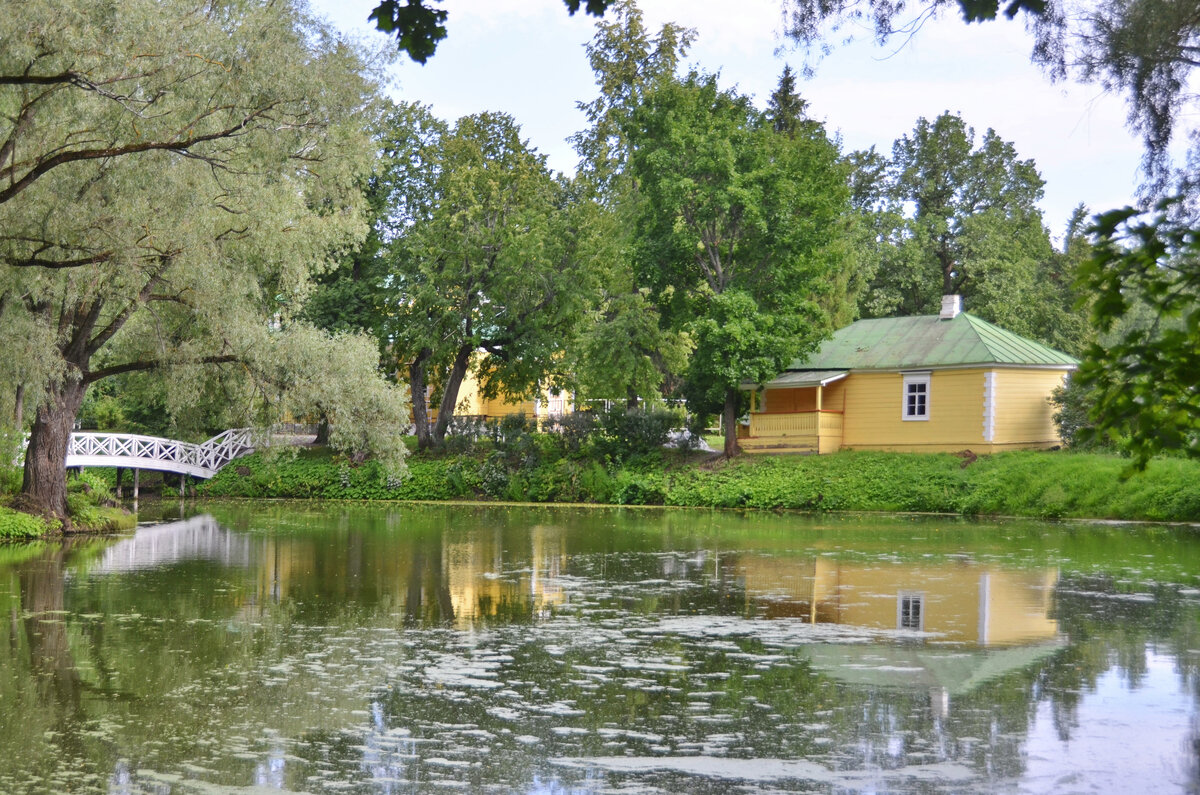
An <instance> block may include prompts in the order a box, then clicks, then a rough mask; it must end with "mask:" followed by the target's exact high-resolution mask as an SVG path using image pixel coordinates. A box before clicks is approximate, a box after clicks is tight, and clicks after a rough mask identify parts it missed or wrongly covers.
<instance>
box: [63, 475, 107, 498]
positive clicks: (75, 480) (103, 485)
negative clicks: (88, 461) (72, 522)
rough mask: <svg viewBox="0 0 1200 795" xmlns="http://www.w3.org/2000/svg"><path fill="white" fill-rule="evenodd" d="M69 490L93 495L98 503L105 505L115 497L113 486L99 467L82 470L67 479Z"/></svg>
mask: <svg viewBox="0 0 1200 795" xmlns="http://www.w3.org/2000/svg"><path fill="white" fill-rule="evenodd" d="M67 491H68V492H72V491H79V492H83V493H84V494H87V495H89V496H90V497H91V500H92V502H93V503H94V504H96V505H103V504H105V503H108V502H111V501H112V499H113V493H112V486H111V485H110V484H109V482H108V478H107V477H106V476H105V474H104V473H103V472H101V471H100V470H97V469H84V470H80V471H79V472H78V473H76V474H75V475H74V476H73V477H71V478H69V479H68V480H67Z"/></svg>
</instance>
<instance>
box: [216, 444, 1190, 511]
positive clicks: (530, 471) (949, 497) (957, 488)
mask: <svg viewBox="0 0 1200 795" xmlns="http://www.w3.org/2000/svg"><path fill="white" fill-rule="evenodd" d="M1126 464H1127V462H1126V461H1125V460H1123V459H1120V458H1117V457H1114V456H1106V455H1096V454H1083V453H1066V452H1054V453H1044V452H1014V453H1003V454H999V455H994V456H983V457H979V458H977V459H976V458H974V457H973V456H967V457H965V458H964V457H960V456H956V455H949V454H944V455H931V454H907V453H873V452H846V453H839V454H837V455H828V456H819V457H818V456H779V457H774V456H763V457H749V456H745V457H742V458H740V459H737V460H735V461H731V462H726V461H723V460H720V459H712V458H709V457H706V456H703V455H700V454H690V455H685V454H677V453H672V452H664V453H661V454H659V453H652V454H649V455H642V456H636V457H632V458H629V459H626V460H624V461H620V462H614V461H613V460H611V459H608V460H606V461H604V462H601V461H597V460H588V459H582V458H571V457H559V458H555V459H552V460H547V459H545V458H539V457H538V456H536V455H530V454H528V451H527V453H526V454H525V455H523V456H517V457H512V456H507V455H504V454H501V453H499V452H498V451H491V452H490V453H488V452H487V451H475V452H472V453H470V454H462V455H451V456H416V455H414V456H412V457H410V459H409V476H408V477H407V478H404V479H399V480H395V479H389V478H387V477H386V475H385V474H384V472H383V471H382V470H381V469H380V467H379V466H378V465H376V464H375V463H374V462H366V463H364V464H361V465H358V466H354V465H351V464H349V463H347V462H345V461H339V460H337V459H335V458H334V457H332V456H331V455H330V454H329V453H328V452H326V451H322V450H307V451H303V452H302V453H300V454H299V455H298V456H296V457H294V458H293V457H290V456H286V455H284V456H280V457H278V458H274V459H267V458H264V457H263V456H261V455H254V456H249V457H247V458H243V459H239V460H237V461H235V462H233V463H232V464H230V465H229V466H227V467H225V469H224V470H222V471H221V472H220V473H219V474H218V476H217V477H216V478H214V479H213V480H211V481H209V482H207V483H205V484H204V485H202V486H201V488H200V491H201V493H202V494H204V495H207V496H212V497H283V498H300V499H352V500H372V499H394V500H413V499H421V500H450V499H481V500H489V499H494V500H515V501H522V502H592V503H603V504H623V505H678V506H703V507H724V508H761V509H800V510H818V511H928V512H938V513H957V514H965V515H1005V516H1028V517H1041V518H1094V519H1126V520H1151V521H1179V522H1187V521H1200V462H1193V461H1185V460H1174V459H1171V460H1156V461H1153V462H1151V464H1150V467H1149V469H1148V470H1147V471H1146V472H1145V473H1144V474H1141V475H1134V476H1133V477H1131V478H1128V479H1125V480H1122V478H1121V474H1122V472H1123V471H1124V469H1125V467H1126Z"/></svg>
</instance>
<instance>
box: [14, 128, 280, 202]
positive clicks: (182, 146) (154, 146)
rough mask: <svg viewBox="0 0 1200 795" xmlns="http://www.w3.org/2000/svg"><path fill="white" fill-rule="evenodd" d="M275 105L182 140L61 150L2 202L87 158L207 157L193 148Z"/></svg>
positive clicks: (228, 132) (17, 183)
mask: <svg viewBox="0 0 1200 795" xmlns="http://www.w3.org/2000/svg"><path fill="white" fill-rule="evenodd" d="M271 107H273V105H268V106H267V107H265V108H259V109H258V110H256V111H254V112H253V113H249V114H247V115H246V116H245V117H244V118H242V119H241V121H239V122H238V123H237V124H235V125H233V126H232V127H226V128H225V129H223V130H218V131H216V132H211V133H206V134H204V135H196V136H192V137H189V138H187V139H184V140H182V141H145V142H142V143H137V144H126V145H125V146H110V147H102V148H96V149H72V150H69V151H64V152H59V153H58V154H56V155H53V156H51V157H47V158H44V159H40V160H39V161H38V162H37V165H35V166H34V167H33V168H31V169H30V170H29V171H27V172H26V173H25V175H24V176H22V177H21V178H20V179H18V180H16V181H14V182H13V183H11V184H10V185H9V186H8V187H6V188H4V189H2V190H0V204H4V203H5V202H7V201H8V200H9V199H11V198H13V197H14V196H16V195H17V194H19V193H21V192H22V191H24V190H25V189H26V188H28V187H29V186H30V185H32V184H33V183H34V182H36V181H37V180H38V179H40V178H41V177H42V176H44V175H45V174H46V173H47V172H49V171H51V170H52V169H55V168H57V167H58V166H61V165H64V164H66V163H74V162H79V161H84V160H103V159H107V158H113V157H122V156H124V155H132V154H138V153H140V152H151V151H169V152H175V153H176V154H180V155H185V156H188V157H198V158H202V157H203V156H201V155H198V154H196V153H195V152H192V151H191V147H193V146H195V145H197V144H201V143H206V142H208V141H217V140H220V139H222V138H231V137H233V136H235V135H239V134H241V133H242V132H244V131H245V130H247V129H248V128H249V127H250V123H251V122H253V121H255V120H257V119H258V118H260V117H262V116H264V115H265V114H266V113H267V111H269V110H270V109H271Z"/></svg>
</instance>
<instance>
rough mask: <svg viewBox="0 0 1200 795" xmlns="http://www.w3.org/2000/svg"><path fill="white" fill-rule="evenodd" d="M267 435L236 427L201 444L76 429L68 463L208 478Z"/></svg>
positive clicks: (259, 444) (262, 442) (263, 442)
mask: <svg viewBox="0 0 1200 795" xmlns="http://www.w3.org/2000/svg"><path fill="white" fill-rule="evenodd" d="M268 438H269V437H268V434H267V433H266V432H264V431H256V430H254V429H252V428H234V429H233V430H228V431H225V432H224V433H221V434H218V435H216V436H214V437H213V438H211V439H209V440H208V441H207V442H201V443H200V444H193V443H191V442H180V441H176V440H174V439H163V438H160V437H158V436H141V435H139V434H136V433H103V432H98V433H93V432H84V431H76V432H75V433H72V434H71V443H70V444H69V445H67V466H68V467H121V468H125V469H133V470H139V469H156V470H158V471H160V472H176V473H178V474H180V475H191V476H192V477H197V478H206V479H207V478H211V477H212V476H213V475H215V474H217V470H219V469H220V468H221V467H223V466H225V465H226V464H228V463H229V462H230V461H232V460H233V459H235V458H238V457H239V456H244V455H249V454H250V453H253V452H254V451H255V450H257V449H261V448H262V447H264V446H266V444H267V440H268Z"/></svg>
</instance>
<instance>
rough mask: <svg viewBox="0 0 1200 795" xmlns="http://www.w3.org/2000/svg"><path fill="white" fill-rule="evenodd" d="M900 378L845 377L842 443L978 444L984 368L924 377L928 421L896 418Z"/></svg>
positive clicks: (901, 447) (863, 445) (893, 446)
mask: <svg viewBox="0 0 1200 795" xmlns="http://www.w3.org/2000/svg"><path fill="white" fill-rule="evenodd" d="M903 382H904V376H903V375H901V374H900V373H854V374H852V375H851V376H850V377H849V378H847V379H846V380H845V383H846V386H845V405H846V414H845V416H846V425H845V430H844V432H843V440H842V441H843V445H844V446H846V447H861V448H869V449H894V450H961V449H963V448H965V447H972V448H983V447H985V446H986V445H987V443H986V442H985V441H984V439H983V422H982V417H983V386H984V370H983V369H971V370H935V371H933V372H932V373H931V374H930V380H929V404H928V405H929V419H928V420H924V421H906V420H904V419H903V418H902V414H901V411H902V395H903Z"/></svg>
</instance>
